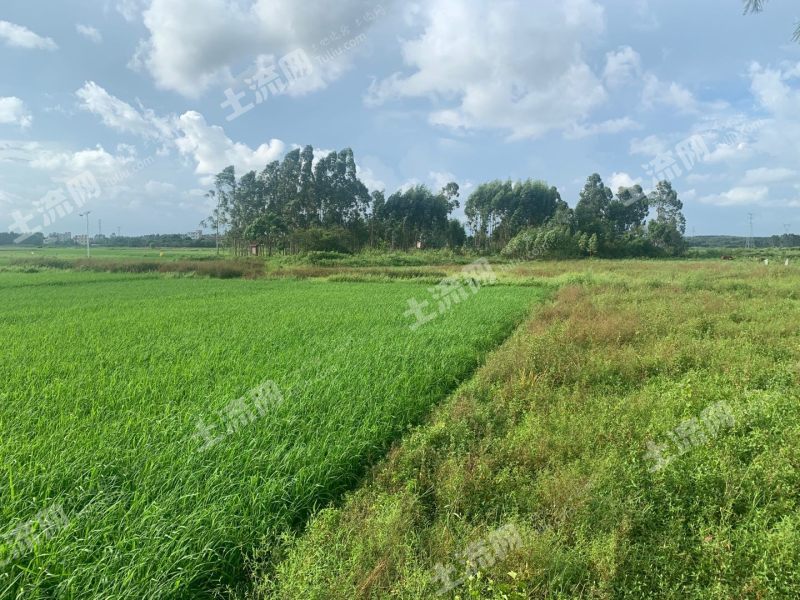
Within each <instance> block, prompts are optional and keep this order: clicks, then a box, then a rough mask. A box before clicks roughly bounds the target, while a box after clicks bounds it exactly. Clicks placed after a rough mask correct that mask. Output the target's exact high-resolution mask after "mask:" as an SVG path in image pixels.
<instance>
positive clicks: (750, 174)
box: [742, 167, 798, 185]
mask: <svg viewBox="0 0 800 600" xmlns="http://www.w3.org/2000/svg"><path fill="white" fill-rule="evenodd" d="M797 177H798V173H797V171H793V170H792V169H786V168H773V169H771V168H768V167H760V168H758V169H748V170H747V171H746V172H745V174H744V178H743V179H742V185H761V184H769V183H780V182H782V181H787V180H791V179H797Z"/></svg>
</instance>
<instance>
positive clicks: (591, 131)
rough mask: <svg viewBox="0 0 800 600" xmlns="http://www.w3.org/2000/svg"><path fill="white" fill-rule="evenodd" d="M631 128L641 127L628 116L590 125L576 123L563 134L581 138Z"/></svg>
mask: <svg viewBox="0 0 800 600" xmlns="http://www.w3.org/2000/svg"><path fill="white" fill-rule="evenodd" d="M632 129H641V125H640V124H639V123H637V122H636V121H634V120H633V119H631V118H630V117H623V118H621V119H609V120H608V121H601V122H600V123H592V124H590V125H584V124H578V123H576V124H574V125H572V126H571V127H570V128H569V129H568V130H567V131H566V132H565V136H566V137H567V138H569V139H581V138H585V137H589V136H593V135H601V134H614V133H622V132H623V131H630V130H632Z"/></svg>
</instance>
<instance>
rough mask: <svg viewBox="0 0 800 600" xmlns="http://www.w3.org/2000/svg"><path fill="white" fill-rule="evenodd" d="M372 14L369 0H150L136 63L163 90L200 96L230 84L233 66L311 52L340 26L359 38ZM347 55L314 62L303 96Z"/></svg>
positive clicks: (335, 71) (339, 66)
mask: <svg viewBox="0 0 800 600" xmlns="http://www.w3.org/2000/svg"><path fill="white" fill-rule="evenodd" d="M374 11H375V7H374V5H373V4H372V3H371V2H369V0H340V1H339V2H336V3H330V2H327V1H324V0H307V1H306V2H303V3H298V2H295V1H294V0H241V1H234V0H151V1H150V4H149V6H147V8H146V9H145V10H144V12H143V15H142V16H143V21H144V25H145V27H146V28H147V29H148V33H149V36H148V37H147V38H145V39H143V40H142V41H141V43H140V45H139V47H138V49H137V52H136V56H135V57H134V60H133V61H132V65H133V66H139V67H144V68H145V69H146V70H147V71H148V72H149V73H150V74H151V75H152V77H153V79H154V80H155V82H156V84H157V85H158V86H159V87H161V88H164V89H170V90H174V91H177V92H179V93H181V94H183V95H185V96H189V97H198V96H199V95H200V94H201V93H203V92H204V91H205V90H206V89H208V87H209V86H211V85H213V84H215V83H219V82H223V81H225V82H229V81H231V80H232V72H231V66H232V65H233V64H235V63H239V62H242V61H245V62H248V63H252V62H253V61H254V60H256V58H257V57H258V56H266V55H277V56H282V55H284V54H286V53H288V52H290V51H292V50H295V49H298V48H302V49H304V50H306V52H307V53H309V54H311V53H312V48H313V47H315V46H316V45H317V44H319V43H320V42H321V40H324V39H326V38H328V37H330V36H331V34H333V33H334V32H337V31H340V30H341V29H342V27H349V28H350V29H351V30H353V31H354V34H353V35H355V32H356V30H358V28H359V24H361V25H362V26H363V24H364V23H365V22H366V20H365V19H364V15H366V14H372V13H373V12H374ZM348 56H349V53H348V52H344V53H342V54H341V55H340V56H338V57H337V58H335V59H333V60H330V61H327V62H326V63H325V65H322V64H319V65H316V66H317V67H318V68H317V69H316V70H317V73H316V75H315V77H311V78H309V80H308V81H304V82H303V86H305V88H306V89H304V90H303V91H309V90H310V89H317V88H318V87H321V86H322V85H325V82H326V81H329V80H332V79H334V78H335V77H337V76H338V75H339V74H341V72H342V70H343V65H345V64H347V62H348ZM301 87H302V86H301ZM297 89H299V88H296V89H295V91H296V90H297Z"/></svg>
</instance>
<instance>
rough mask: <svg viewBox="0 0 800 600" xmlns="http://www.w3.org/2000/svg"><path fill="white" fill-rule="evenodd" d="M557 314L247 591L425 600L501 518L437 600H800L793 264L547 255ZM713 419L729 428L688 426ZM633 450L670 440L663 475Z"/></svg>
mask: <svg viewBox="0 0 800 600" xmlns="http://www.w3.org/2000/svg"><path fill="white" fill-rule="evenodd" d="M511 275H512V276H514V277H516V278H519V279H520V280H524V279H531V278H532V279H533V280H536V281H542V280H543V279H544V280H546V281H549V282H552V283H555V284H557V285H559V286H561V291H560V292H559V293H558V295H557V297H556V298H555V299H554V301H553V302H552V303H551V304H549V305H547V306H543V307H541V308H539V309H538V310H536V311H535V313H534V315H533V316H532V318H531V319H530V320H529V321H528V322H527V323H526V324H525V325H523V326H522V327H521V328H520V329H519V330H518V331H517V332H516V334H515V335H514V336H513V337H512V338H511V339H510V340H509V341H508V342H507V343H506V344H505V345H504V346H503V347H502V348H501V349H500V350H499V351H497V352H496V353H494V354H493V355H492V356H491V357H490V358H489V360H488V362H487V363H486V364H485V366H484V367H483V368H481V369H480V371H479V372H478V373H477V375H476V376H475V378H474V379H472V380H471V381H470V382H469V383H468V384H465V385H464V386H462V387H461V388H460V389H459V390H458V392H457V393H455V394H454V395H453V396H451V398H450V399H449V401H448V402H447V403H445V404H444V405H443V406H441V407H440V408H439V409H438V410H437V411H436V412H435V413H434V414H433V415H432V417H431V418H430V419H429V420H428V422H427V423H426V424H424V425H423V426H420V427H419V428H416V429H415V430H413V431H412V432H409V434H407V435H406V436H405V437H404V439H403V440H402V441H401V442H400V443H398V444H397V445H395V447H394V448H393V449H392V451H391V452H390V453H389V455H388V457H387V458H386V459H385V460H384V461H382V462H381V464H380V465H378V466H377V467H376V468H375V469H374V470H373V471H372V472H371V474H370V476H369V477H368V478H367V481H366V483H365V484H364V485H363V486H362V487H361V488H360V489H359V490H358V491H356V492H355V493H352V494H350V495H349V496H348V497H347V499H346V501H345V502H344V503H342V504H341V505H339V506H337V507H331V508H327V509H325V510H323V511H321V512H320V513H319V514H318V515H316V517H315V518H314V519H313V521H312V522H311V524H310V526H309V527H308V529H307V531H306V532H305V533H304V534H303V535H299V536H289V537H287V538H286V539H284V540H283V543H282V544H280V545H279V546H278V547H277V548H271V552H272V556H278V555H280V556H282V557H283V558H282V560H281V561H280V562H279V563H278V565H277V567H275V568H268V569H265V571H264V572H263V573H261V574H260V575H259V577H258V579H257V586H256V589H257V592H256V594H255V595H256V596H258V597H264V598H287V599H288V598H320V599H321V598H348V599H349V598H430V597H433V596H434V595H435V594H436V592H437V590H438V589H439V588H440V587H441V584H440V583H438V582H434V581H433V576H434V566H435V565H436V564H437V563H439V564H442V565H454V567H455V568H454V573H453V578H456V577H458V576H460V575H463V573H464V571H465V558H464V557H465V555H466V554H468V553H469V552H473V554H475V550H476V544H478V545H479V544H481V543H482V540H486V537H487V535H488V534H489V533H490V532H491V531H493V530H495V529H496V528H498V527H499V526H501V525H504V524H512V525H513V526H514V527H516V528H517V530H518V531H519V533H520V539H521V542H522V543H521V545H520V546H519V547H518V548H516V549H514V551H512V552H511V553H509V554H508V555H507V556H506V557H505V558H504V559H503V560H499V561H498V562H496V563H495V564H493V565H491V566H488V567H487V566H486V565H484V566H483V567H482V568H480V569H476V570H477V575H476V576H474V577H472V578H470V579H468V580H466V581H465V582H464V584H463V585H462V586H460V587H458V588H456V589H455V590H453V591H452V592H450V593H449V594H448V595H447V596H444V597H458V598H497V599H500V598H576V597H586V598H589V597H591V598H625V597H630V598H652V597H661V598H720V599H722V598H767V597H781V598H788V597H797V596H798V595H800V551H799V550H798V548H800V517H798V514H800V513H798V502H800V475H799V474H798V468H799V467H800V456H799V455H798V450H797V449H798V447H800V427H798V424H797V418H796V407H797V404H798V401H799V400H800V397H798V396H799V395H798V383H800V297H798V292H797V290H798V284H800V272H799V271H798V270H797V267H791V266H790V267H788V268H787V267H784V266H783V265H780V266H769V267H767V266H765V265H762V264H755V263H752V262H750V263H721V262H714V263H709V262H704V263H702V262H676V263H665V262H631V261H624V262H623V261H621V262H612V263H609V262H599V263H598V262H593V263H585V262H564V263H539V264H536V265H530V266H518V267H515V268H514V270H513V271H512V272H511ZM710 407H725V411H729V415H730V419H731V422H730V423H729V425H730V426H729V427H722V428H717V430H716V431H709V429H708V427H707V426H706V425H704V424H701V431H700V433H697V431H696V430H695V433H694V436H695V437H694V438H693V439H692V443H691V444H689V445H688V447H685V448H684V451H683V452H679V451H678V450H677V448H678V446H676V445H675V443H674V440H675V438H674V436H675V435H678V434H679V433H680V432H682V431H683V432H684V433H685V431H686V430H687V428H688V429H689V430H692V427H689V426H688V425H687V424H689V425H692V424H694V425H696V424H697V423H698V422H699V420H700V419H701V416H702V415H703V414H704V411H707V410H708V409H709V408H710ZM648 443H651V444H655V445H656V446H658V447H660V446H662V445H664V446H666V454H667V455H669V456H670V458H671V459H672V460H671V461H669V462H668V464H666V465H664V466H663V468H660V469H656V468H655V466H656V465H657V464H658V463H657V462H656V461H654V457H653V456H652V455H650V456H648V452H649V448H652V446H648Z"/></svg>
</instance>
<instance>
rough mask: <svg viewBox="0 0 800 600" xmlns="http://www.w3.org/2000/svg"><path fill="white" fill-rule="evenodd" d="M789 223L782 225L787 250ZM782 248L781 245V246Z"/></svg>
mask: <svg viewBox="0 0 800 600" xmlns="http://www.w3.org/2000/svg"><path fill="white" fill-rule="evenodd" d="M791 226H792V224H791V223H784V224H783V239H784V240H786V247H787V248H789V227H791ZM781 246H783V244H781Z"/></svg>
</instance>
